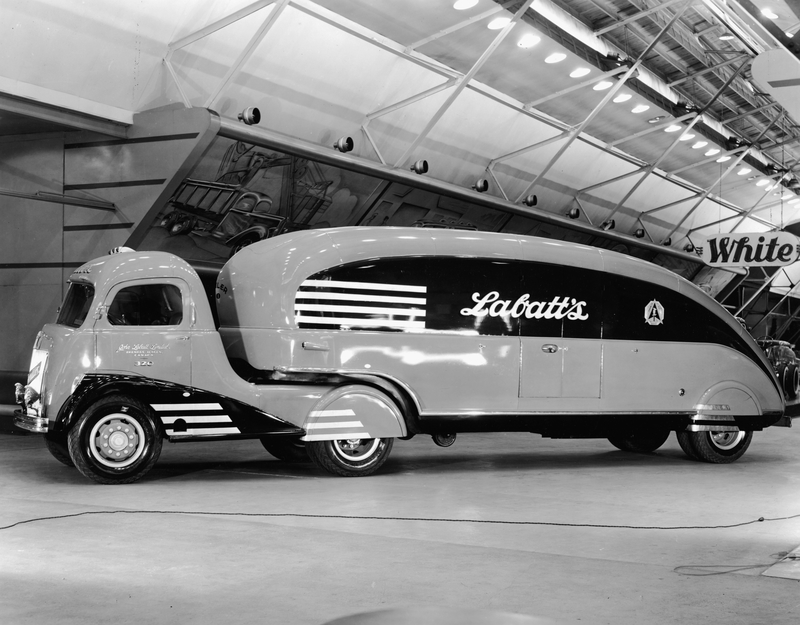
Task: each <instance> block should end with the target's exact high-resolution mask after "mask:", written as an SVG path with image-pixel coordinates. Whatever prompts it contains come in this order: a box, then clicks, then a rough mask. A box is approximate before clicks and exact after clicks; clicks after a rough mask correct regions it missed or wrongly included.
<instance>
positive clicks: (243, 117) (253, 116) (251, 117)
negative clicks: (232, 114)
mask: <svg viewBox="0 0 800 625" xmlns="http://www.w3.org/2000/svg"><path fill="white" fill-rule="evenodd" d="M238 117H239V121H240V122H244V123H245V124H247V125H248V126H252V125H253V124H257V123H258V122H260V121H261V111H259V110H258V109H257V108H256V107H254V106H251V107H249V108H246V109H245V110H243V111H242V112H241V113H239V116H238Z"/></svg>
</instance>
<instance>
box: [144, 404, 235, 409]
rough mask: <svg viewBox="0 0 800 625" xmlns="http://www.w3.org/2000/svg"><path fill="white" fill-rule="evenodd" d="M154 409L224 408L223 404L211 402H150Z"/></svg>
mask: <svg viewBox="0 0 800 625" xmlns="http://www.w3.org/2000/svg"><path fill="white" fill-rule="evenodd" d="M150 405H151V406H152V407H153V410H222V406H220V405H219V404H215V403H209V404H150Z"/></svg>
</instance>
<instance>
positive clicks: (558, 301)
mask: <svg viewBox="0 0 800 625" xmlns="http://www.w3.org/2000/svg"><path fill="white" fill-rule="evenodd" d="M472 301H473V302H475V306H473V307H472V308H462V309H461V314H462V315H464V316H465V317H485V316H486V315H489V316H490V317H512V318H513V319H519V318H520V317H523V316H524V317H525V318H526V319H570V320H573V321H584V320H586V319H588V318H589V315H588V314H586V313H585V312H584V311H583V308H584V306H586V302H584V301H579V300H576V299H575V298H574V297H554V298H553V299H552V300H550V301H549V302H535V301H531V299H530V295H529V294H528V293H525V294H524V295H521V296H520V297H519V298H517V301H516V302H512V301H511V300H510V299H500V293H498V292H497V291H490V292H489V293H486V295H481V294H480V293H473V294H472Z"/></svg>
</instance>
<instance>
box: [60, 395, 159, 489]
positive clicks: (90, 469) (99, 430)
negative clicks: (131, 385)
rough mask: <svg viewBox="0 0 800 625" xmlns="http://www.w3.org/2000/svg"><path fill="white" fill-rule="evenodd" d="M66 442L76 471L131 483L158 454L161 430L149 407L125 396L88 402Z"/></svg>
mask: <svg viewBox="0 0 800 625" xmlns="http://www.w3.org/2000/svg"><path fill="white" fill-rule="evenodd" d="M68 443H69V455H70V457H71V458H72V461H73V462H74V463H75V466H76V467H77V468H78V471H80V472H81V473H82V474H83V475H85V476H86V477H88V478H89V479H92V480H94V481H95V482H97V483H98V484H128V483H130V482H135V481H136V480H139V479H141V478H142V477H143V476H144V475H145V474H146V473H147V472H148V471H149V470H150V469H151V468H153V465H154V464H155V463H156V461H157V460H158V456H159V455H160V454H161V432H160V430H159V429H158V426H157V425H156V423H155V421H154V419H153V415H152V411H151V410H150V407H149V406H148V405H147V404H145V403H143V402H140V401H139V400H137V399H134V398H132V397H127V396H125V395H111V396H109V397H104V398H103V399H100V400H98V401H97V402H95V403H94V404H92V405H91V406H90V407H89V409H88V410H87V411H86V412H84V413H83V415H82V416H81V417H80V419H78V422H77V423H76V424H75V425H74V426H73V428H72V429H71V430H70V432H69V436H68Z"/></svg>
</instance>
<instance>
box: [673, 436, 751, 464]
mask: <svg viewBox="0 0 800 625" xmlns="http://www.w3.org/2000/svg"><path fill="white" fill-rule="evenodd" d="M681 434H685V435H686V438H687V441H688V443H689V444H690V446H691V449H692V451H693V452H694V455H690V457H693V458H695V459H697V460H702V461H703V462H712V463H714V464H727V463H729V462H733V461H735V460H738V459H739V458H741V457H742V455H744V452H745V451H747V448H748V447H749V446H750V442H751V441H752V440H753V433H752V432H681ZM678 441H679V442H680V438H679V439H678ZM681 447H683V445H681ZM684 451H686V450H685V449H684ZM687 453H688V452H687Z"/></svg>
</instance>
